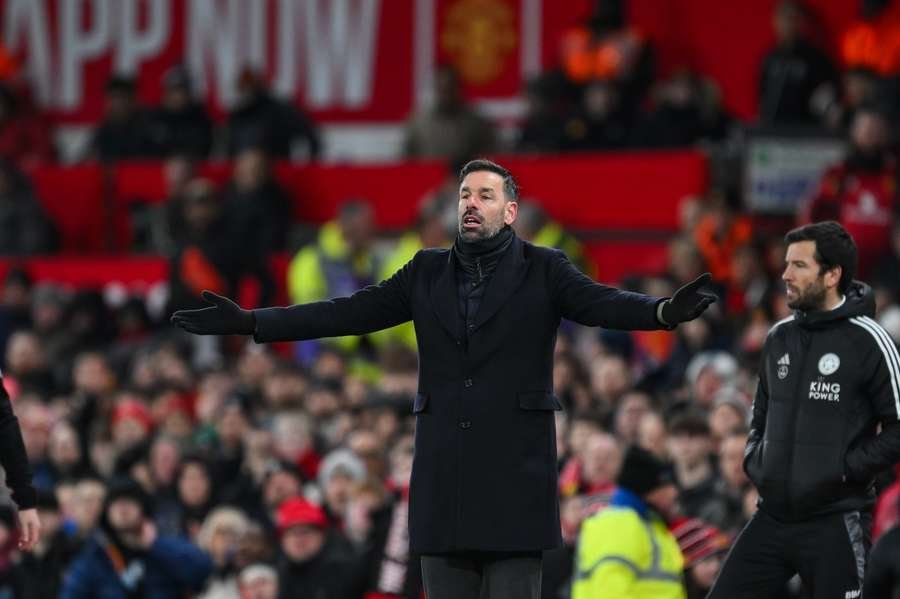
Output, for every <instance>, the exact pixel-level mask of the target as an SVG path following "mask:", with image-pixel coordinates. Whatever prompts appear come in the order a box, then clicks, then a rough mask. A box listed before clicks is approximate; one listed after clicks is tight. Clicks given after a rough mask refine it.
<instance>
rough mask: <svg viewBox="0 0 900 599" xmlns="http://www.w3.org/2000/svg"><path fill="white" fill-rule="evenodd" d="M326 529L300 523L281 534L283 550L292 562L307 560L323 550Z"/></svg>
mask: <svg viewBox="0 0 900 599" xmlns="http://www.w3.org/2000/svg"><path fill="white" fill-rule="evenodd" d="M324 544H325V531H324V530H322V529H321V528H319V527H318V526H312V525H308V524H300V525H298V526H292V527H290V528H289V529H287V530H286V531H284V534H282V536H281V550H282V551H284V553H285V555H287V557H288V559H290V560H291V561H292V562H299V563H302V562H307V561H309V560H311V559H312V558H314V557H315V556H316V555H318V554H319V552H320V551H321V550H322V545H324Z"/></svg>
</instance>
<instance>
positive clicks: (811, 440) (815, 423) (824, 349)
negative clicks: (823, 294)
mask: <svg viewBox="0 0 900 599" xmlns="http://www.w3.org/2000/svg"><path fill="white" fill-rule="evenodd" d="M874 313H875V299H874V295H873V293H872V290H871V288H869V287H868V286H867V285H865V284H864V283H860V282H858V281H854V282H853V284H852V285H851V287H850V289H849V290H848V292H847V294H846V295H845V298H844V300H843V302H842V303H841V304H840V305H839V306H838V307H836V308H835V309H833V310H829V311H810V312H802V311H797V312H795V313H794V314H793V315H792V316H789V317H788V318H785V319H784V320H782V321H780V322H778V323H776V324H775V326H774V327H772V330H771V331H770V332H769V336H768V338H767V339H766V343H765V346H764V348H763V358H762V363H761V365H760V373H759V386H758V387H757V392H756V397H755V399H754V401H753V416H752V420H751V425H750V426H751V431H750V437H749V440H748V442H747V449H746V452H745V457H744V470H745V471H746V472H747V475H748V476H749V478H750V480H751V481H753V483H754V484H755V485H756V487H757V489H758V490H759V495H760V500H759V507H760V509H762V510H764V511H766V512H767V513H768V514H770V515H771V516H773V517H775V518H778V519H782V520H789V521H797V520H804V519H809V518H813V517H817V516H821V515H824V514H828V513H833V512H842V511H854V510H860V509H869V508H871V506H872V505H873V504H874V501H875V493H874V489H873V477H874V476H875V474H877V473H878V472H879V471H881V470H882V469H884V468H886V467H887V466H889V465H891V464H893V463H894V462H896V461H898V460H900V357H898V353H897V348H896V346H895V345H894V343H893V341H892V340H891V338H890V336H889V335H888V334H887V333H886V332H885V331H884V329H883V328H881V326H879V325H878V323H877V322H875V320H873V319H872V316H873V315H874ZM879 423H881V425H882V431H881V433H878V431H877V426H878V424H879Z"/></svg>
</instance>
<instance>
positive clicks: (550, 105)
mask: <svg viewBox="0 0 900 599" xmlns="http://www.w3.org/2000/svg"><path fill="white" fill-rule="evenodd" d="M561 87H562V85H561V82H557V81H555V78H554V77H553V76H552V74H551V73H544V74H541V75H539V76H537V77H535V78H533V79H531V80H530V81H528V83H527V84H526V85H525V104H526V109H525V121H524V122H523V123H522V128H521V130H520V132H519V137H518V139H517V140H516V151H518V152H523V153H549V152H558V151H559V150H560V148H561V147H562V141H563V140H562V134H563V130H564V122H563V118H562V110H561V107H560V106H559V104H560V98H559V96H560V95H561V91H562V90H561V89H558V88H561ZM456 170H457V171H458V170H459V169H456Z"/></svg>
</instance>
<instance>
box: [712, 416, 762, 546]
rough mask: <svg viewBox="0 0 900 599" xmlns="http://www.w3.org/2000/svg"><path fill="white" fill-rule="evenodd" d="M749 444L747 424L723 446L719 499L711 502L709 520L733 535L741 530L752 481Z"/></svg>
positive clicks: (721, 448) (721, 447)
mask: <svg viewBox="0 0 900 599" xmlns="http://www.w3.org/2000/svg"><path fill="white" fill-rule="evenodd" d="M746 446H747V429H746V426H744V427H742V428H739V429H735V430H733V431H732V432H731V433H730V434H728V435H727V436H726V437H724V438H723V439H722V443H721V444H720V446H719V476H718V477H717V478H716V484H715V487H716V488H715V492H716V497H717V498H718V505H716V502H710V506H711V507H716V508H717V509H711V510H709V511H708V512H707V514H706V515H707V516H708V517H709V520H708V522H710V523H711V524H713V525H714V526H717V527H718V528H719V529H721V530H723V531H724V532H725V533H726V534H728V535H731V536H732V537H734V536H736V535H737V533H738V532H740V530H741V528H742V527H743V524H744V522H745V520H744V514H743V509H744V506H743V501H744V496H745V495H746V494H747V490H748V489H749V488H750V486H751V485H750V481H749V480H748V479H747V474H746V473H745V472H744V448H745V447H746Z"/></svg>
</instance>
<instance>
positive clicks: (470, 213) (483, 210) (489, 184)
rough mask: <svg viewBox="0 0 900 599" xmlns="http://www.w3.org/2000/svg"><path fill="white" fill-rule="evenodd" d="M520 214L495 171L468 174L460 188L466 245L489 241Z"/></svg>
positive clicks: (462, 231)
mask: <svg viewBox="0 0 900 599" xmlns="http://www.w3.org/2000/svg"><path fill="white" fill-rule="evenodd" d="M518 210H519V205H518V203H517V202H511V201H509V199H508V198H507V197H506V194H505V192H504V191H503V177H501V176H500V175H498V174H497V173H494V172H492V171H475V172H472V173H469V174H468V175H466V177H465V179H463V181H462V184H461V185H460V187H459V206H458V210H457V214H458V216H459V220H458V225H459V236H460V237H461V238H462V239H463V240H464V241H480V240H483V239H490V238H491V237H493V236H494V235H496V234H497V233H499V232H500V229H502V228H503V226H504V225H511V224H512V223H513V222H514V221H515V220H516V214H517V213H518Z"/></svg>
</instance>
